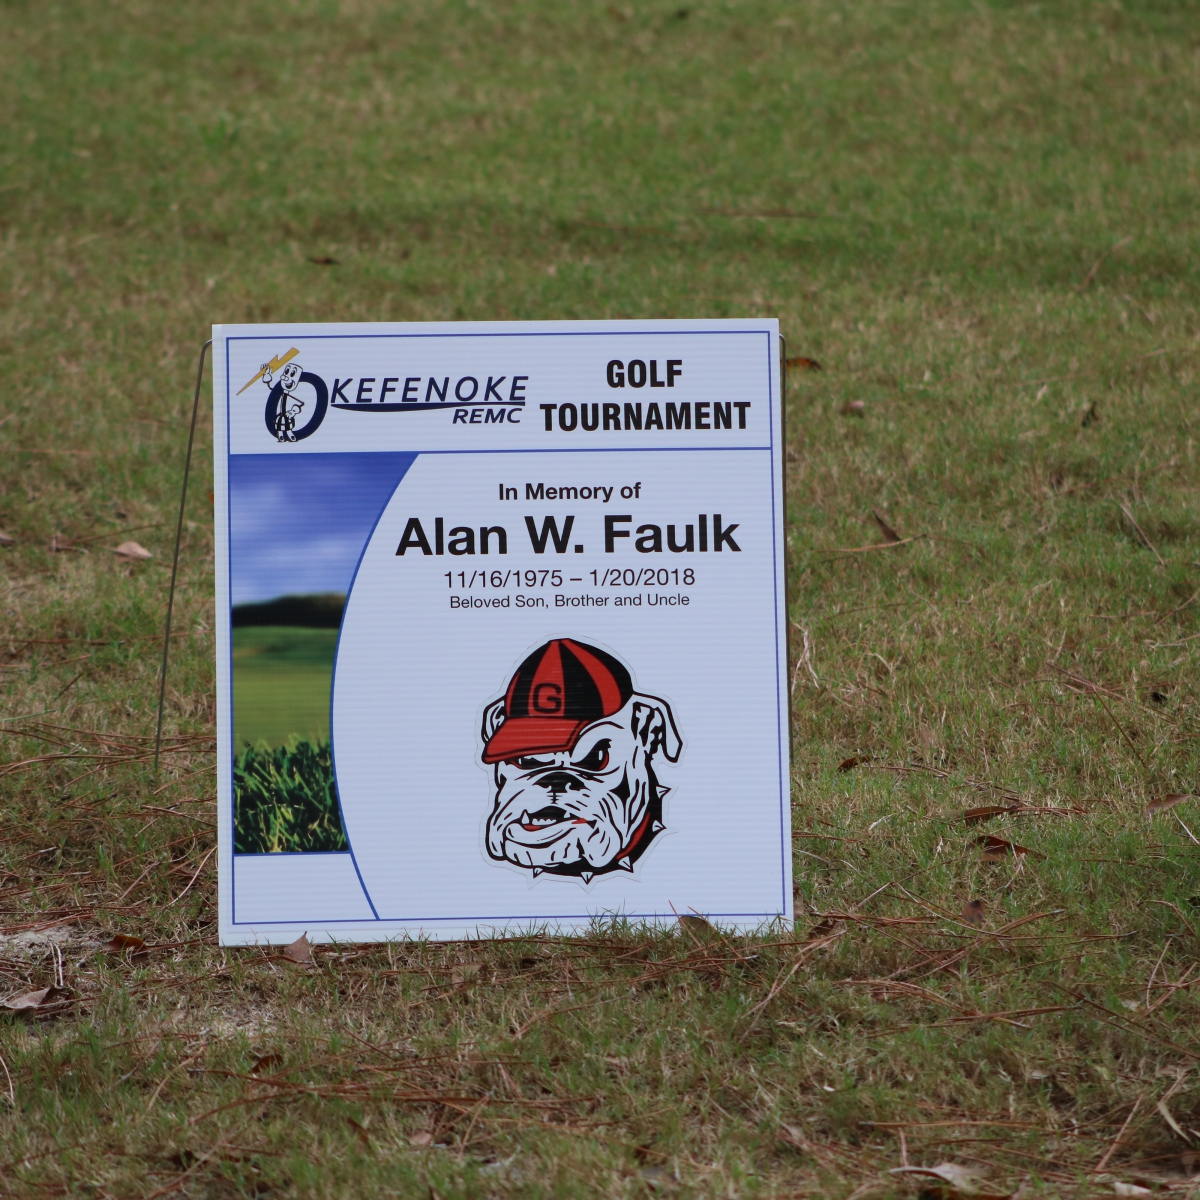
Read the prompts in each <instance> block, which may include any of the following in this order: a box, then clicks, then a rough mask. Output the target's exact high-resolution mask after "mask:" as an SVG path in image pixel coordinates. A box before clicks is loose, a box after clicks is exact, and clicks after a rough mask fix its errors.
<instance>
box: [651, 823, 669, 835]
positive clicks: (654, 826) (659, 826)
mask: <svg viewBox="0 0 1200 1200" xmlns="http://www.w3.org/2000/svg"><path fill="white" fill-rule="evenodd" d="M664 829H666V826H665V825H664V824H663V823H662V822H661V821H651V822H650V832H651V833H662V831H663V830H664Z"/></svg>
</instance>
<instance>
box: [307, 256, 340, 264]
mask: <svg viewBox="0 0 1200 1200" xmlns="http://www.w3.org/2000/svg"><path fill="white" fill-rule="evenodd" d="M308 261H309V262H310V263H313V264H314V265H316V266H318V267H340V266H341V265H342V264H341V262H340V261H339V260H338V259H336V258H332V257H331V256H330V255H328V254H321V255H317V256H314V257H311V258H309V260H308Z"/></svg>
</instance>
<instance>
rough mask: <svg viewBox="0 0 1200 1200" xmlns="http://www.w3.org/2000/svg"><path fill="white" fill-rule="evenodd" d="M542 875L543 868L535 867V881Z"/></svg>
mask: <svg viewBox="0 0 1200 1200" xmlns="http://www.w3.org/2000/svg"><path fill="white" fill-rule="evenodd" d="M541 873H542V868H541V867H534V868H533V877H534V879H536V878H537V877H538V876H539V875H540V874H541Z"/></svg>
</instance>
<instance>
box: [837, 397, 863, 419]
mask: <svg viewBox="0 0 1200 1200" xmlns="http://www.w3.org/2000/svg"><path fill="white" fill-rule="evenodd" d="M838 411H839V412H840V413H841V414H842V416H843V417H865V416H866V415H867V406H866V405H865V404H864V403H863V402H862V401H861V400H851V401H849V402H848V403H846V404H843V405H842V407H841V408H840V409H838Z"/></svg>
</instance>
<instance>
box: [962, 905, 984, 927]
mask: <svg viewBox="0 0 1200 1200" xmlns="http://www.w3.org/2000/svg"><path fill="white" fill-rule="evenodd" d="M962 919H963V920H964V921H966V923H967V924H968V925H982V924H983V901H982V900H968V901H967V902H966V904H964V905H963V906H962Z"/></svg>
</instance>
